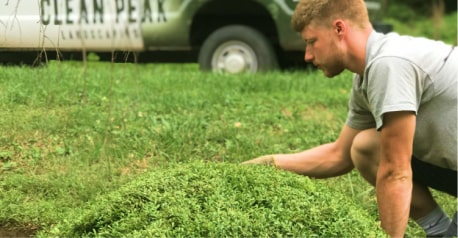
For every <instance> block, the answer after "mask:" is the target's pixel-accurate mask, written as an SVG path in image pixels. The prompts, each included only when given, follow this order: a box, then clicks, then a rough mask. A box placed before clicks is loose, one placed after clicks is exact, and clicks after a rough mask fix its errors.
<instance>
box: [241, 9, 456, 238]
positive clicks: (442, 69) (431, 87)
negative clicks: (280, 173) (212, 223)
mask: <svg viewBox="0 0 458 238" xmlns="http://www.w3.org/2000/svg"><path fill="white" fill-rule="evenodd" d="M292 24H293V27H294V28H295V29H296V31H298V32H300V34H301V36H302V38H303V39H304V41H305V42H306V49H305V61H307V62H311V63H313V64H314V65H315V66H316V67H317V68H318V69H320V70H322V71H323V73H324V75H326V76H327V77H333V76H336V75H338V74H340V73H341V72H342V71H344V70H349V71H351V72H353V73H354V77H353V86H352V91H351V98H350V102H349V112H348V117H347V120H346V123H345V125H343V128H342V130H341V132H340V135H339V136H338V138H337V140H336V141H335V142H333V143H329V144H324V145H320V146H317V147H315V148H311V149H308V150H305V151H303V152H299V153H294V154H275V155H265V156H261V157H259V158H255V159H252V160H249V161H246V162H244V164H275V166H276V167H278V168H280V169H283V170H288V171H291V172H295V173H298V174H302V175H305V176H310V177H315V178H327V177H333V176H339V175H342V174H345V173H348V172H349V171H351V170H352V169H354V168H356V169H357V170H358V171H359V173H360V174H361V176H362V177H364V178H365V179H366V180H367V181H368V182H369V183H371V184H372V185H374V186H375V188H376V195H377V203H378V207H379V215H380V220H381V224H382V228H383V229H384V230H385V231H386V233H387V235H389V236H390V237H403V235H404V233H405V230H406V226H407V222H408V219H409V217H410V218H412V219H413V220H415V221H416V222H417V223H418V224H419V225H420V226H421V227H423V229H424V230H425V232H426V234H427V236H456V235H457V234H456V233H457V231H456V229H457V224H456V215H455V217H454V220H453V221H451V219H450V218H449V217H448V216H447V215H446V214H445V213H444V212H443V211H442V209H441V208H440V207H439V206H438V204H437V203H436V201H435V200H434V199H433V197H432V195H431V192H430V190H429V189H430V188H432V189H436V190H439V191H443V192H446V193H448V194H451V195H453V196H455V197H456V194H457V172H456V170H457V124H458V122H457V114H458V112H457V95H458V88H457V87H458V85H457V80H458V50H457V49H456V47H453V46H451V45H447V44H445V43H443V42H439V41H433V40H428V39H425V38H415V37H408V36H400V35H398V34H395V33H390V34H387V35H384V34H381V33H378V32H375V31H374V30H373V28H372V26H371V23H370V21H369V17H368V13H367V9H366V6H365V3H364V1H363V0H301V1H300V2H299V3H298V5H297V7H296V10H295V12H294V15H293V19H292Z"/></svg>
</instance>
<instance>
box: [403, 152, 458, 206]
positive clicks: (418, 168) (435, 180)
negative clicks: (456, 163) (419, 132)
mask: <svg viewBox="0 0 458 238" xmlns="http://www.w3.org/2000/svg"><path fill="white" fill-rule="evenodd" d="M412 173H413V181H415V182H416V183H419V184H422V185H425V186H427V187H430V188H433V189H436V190H439V191H442V192H445V193H448V194H450V195H452V196H455V197H456V190H457V173H456V171H455V170H451V169H444V168H441V167H438V166H435V165H432V164H428V163H425V162H423V161H421V160H419V159H416V158H415V157H412Z"/></svg>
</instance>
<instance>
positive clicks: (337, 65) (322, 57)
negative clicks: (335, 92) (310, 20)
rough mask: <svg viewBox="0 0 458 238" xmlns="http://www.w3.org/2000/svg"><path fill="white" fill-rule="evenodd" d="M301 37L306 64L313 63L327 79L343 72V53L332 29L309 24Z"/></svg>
mask: <svg viewBox="0 0 458 238" xmlns="http://www.w3.org/2000/svg"><path fill="white" fill-rule="evenodd" d="M301 36H302V39H304V41H305V43H306V45H307V46H306V48H305V61H306V62H310V63H313V64H314V65H315V66H316V67H317V68H319V69H321V70H322V71H323V73H324V75H325V76H326V77H329V78H331V77H334V76H336V75H338V74H340V73H341V72H342V71H344V69H345V67H344V63H343V53H342V50H341V49H339V47H338V43H339V38H338V36H337V34H336V31H335V29H334V28H332V27H325V26H321V25H316V24H310V25H308V26H306V27H305V28H304V30H302V32H301Z"/></svg>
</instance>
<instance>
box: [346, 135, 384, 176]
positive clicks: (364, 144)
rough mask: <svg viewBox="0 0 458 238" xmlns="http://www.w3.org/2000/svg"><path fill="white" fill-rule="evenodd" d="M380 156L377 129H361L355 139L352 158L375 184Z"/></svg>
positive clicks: (354, 163)
mask: <svg viewBox="0 0 458 238" xmlns="http://www.w3.org/2000/svg"><path fill="white" fill-rule="evenodd" d="M379 156H380V137H379V134H378V132H377V131H376V130H375V129H368V130H364V131H361V132H360V133H358V135H356V137H355V138H354V139H353V143H352V146H351V159H352V161H353V165H354V166H355V168H356V169H357V170H358V171H359V173H360V174H361V175H362V176H363V177H364V178H365V179H366V180H367V181H368V182H369V183H371V184H373V185H375V180H376V175H377V169H378V163H379Z"/></svg>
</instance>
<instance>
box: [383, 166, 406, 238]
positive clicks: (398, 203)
mask: <svg viewBox="0 0 458 238" xmlns="http://www.w3.org/2000/svg"><path fill="white" fill-rule="evenodd" d="M376 191H377V201H378V207H379V213H380V220H381V223H382V228H383V229H384V230H385V231H386V233H387V234H388V235H389V236H390V237H403V236H404V233H405V230H406V227H407V222H408V219H409V211H410V202H411V199H412V175H411V173H408V172H403V173H396V172H393V170H383V169H381V170H379V172H378V176H377V182H376Z"/></svg>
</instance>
